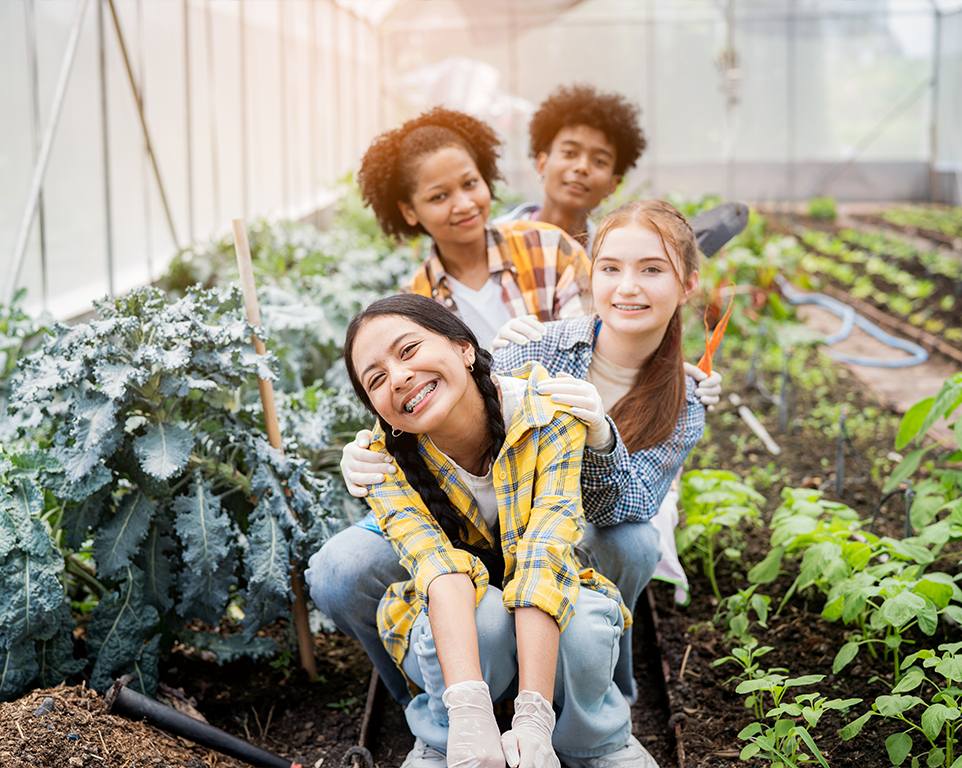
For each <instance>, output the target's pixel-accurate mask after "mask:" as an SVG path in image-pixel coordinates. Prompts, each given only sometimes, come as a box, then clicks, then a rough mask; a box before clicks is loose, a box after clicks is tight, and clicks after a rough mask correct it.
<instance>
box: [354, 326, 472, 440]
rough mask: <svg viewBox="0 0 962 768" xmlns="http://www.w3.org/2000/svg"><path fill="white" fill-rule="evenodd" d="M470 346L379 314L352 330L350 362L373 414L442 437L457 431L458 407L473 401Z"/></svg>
mask: <svg viewBox="0 0 962 768" xmlns="http://www.w3.org/2000/svg"><path fill="white" fill-rule="evenodd" d="M474 357H475V351H474V347H473V346H472V345H471V343H470V342H469V341H467V340H466V339H460V340H457V341H452V340H450V339H447V338H445V337H444V336H442V335H440V334H438V333H434V332H433V331H429V330H427V329H426V328H424V327H422V326H420V325H418V324H417V323H415V322H413V321H411V320H409V319H407V318H406V317H401V316H400V315H379V316H375V317H372V318H371V319H369V320H367V321H366V322H365V323H364V324H363V325H362V326H361V328H360V329H359V330H358V332H357V336H356V338H355V340H354V345H353V353H352V358H353V364H354V369H355V370H356V371H357V376H358V379H359V381H360V384H361V387H362V388H363V390H364V392H365V393H366V394H367V396H368V398H369V399H370V401H371V405H372V406H373V408H374V410H375V411H376V412H377V414H378V415H379V416H380V417H381V418H382V419H384V421H386V422H387V423H388V424H390V425H391V426H392V427H394V428H395V429H399V430H401V431H403V432H410V433H412V434H426V435H432V434H434V433H436V434H444V433H445V432H448V431H451V430H452V429H455V428H456V424H455V423H454V422H456V421H457V420H458V418H459V416H461V415H462V414H461V413H459V409H458V408H457V406H458V405H459V404H461V403H462V401H463V400H464V398H465V395H466V394H471V395H474V396H475V398H477V385H476V384H474V381H473V379H472V378H471V374H470V372H469V371H468V366H469V365H472V364H473V363H474Z"/></svg>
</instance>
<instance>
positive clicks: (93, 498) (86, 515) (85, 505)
mask: <svg viewBox="0 0 962 768" xmlns="http://www.w3.org/2000/svg"><path fill="white" fill-rule="evenodd" d="M109 510H110V488H100V489H98V490H96V491H94V492H93V493H91V494H90V495H89V496H87V497H86V498H85V499H83V500H82V501H80V502H79V503H78V504H76V505H75V506H73V507H70V508H69V509H68V511H67V513H66V514H65V515H64V519H63V522H62V525H61V530H62V531H63V534H64V539H63V541H64V544H66V546H67V547H68V548H69V549H72V550H74V551H75V552H76V551H78V550H80V548H81V547H83V545H84V543H85V542H86V541H87V539H89V538H90V532H91V530H93V529H94V528H95V527H96V526H97V523H98V521H99V520H100V519H101V517H102V516H103V515H104V513H106V512H108V511H109Z"/></svg>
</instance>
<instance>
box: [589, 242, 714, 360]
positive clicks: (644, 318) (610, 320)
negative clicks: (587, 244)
mask: <svg viewBox="0 0 962 768" xmlns="http://www.w3.org/2000/svg"><path fill="white" fill-rule="evenodd" d="M679 275H683V271H682V265H681V264H680V263H679V259H678V257H677V255H676V254H674V253H671V254H669V253H668V252H667V251H666V250H665V244H664V242H663V241H662V239H661V237H660V236H659V235H658V233H657V232H653V231H652V230H649V229H646V228H644V227H641V226H639V225H637V224H629V225H628V226H624V227H618V228H617V229H612V230H609V231H608V232H607V234H606V235H605V238H604V241H603V242H602V243H601V247H600V248H599V249H598V254H597V256H596V258H595V260H594V263H593V264H592V271H591V293H592V296H593V297H594V302H595V309H596V310H597V312H598V315H599V317H600V318H601V320H602V322H603V323H604V324H605V325H606V326H607V327H608V328H609V329H610V330H611V331H613V332H614V333H616V334H617V335H619V336H621V337H623V338H633V339H636V340H638V341H642V340H645V341H647V342H650V341H652V340H654V339H657V341H658V342H660V341H661V338H662V336H663V335H664V333H665V328H666V327H667V326H668V321H669V320H671V318H672V315H674V313H675V309H676V308H677V307H678V305H679V304H684V303H685V302H686V301H687V300H688V297H689V296H690V295H691V294H692V292H693V291H694V290H695V288H696V286H697V285H698V272H695V271H693V272H692V273H691V274H690V275H689V276H688V278H687V279H679Z"/></svg>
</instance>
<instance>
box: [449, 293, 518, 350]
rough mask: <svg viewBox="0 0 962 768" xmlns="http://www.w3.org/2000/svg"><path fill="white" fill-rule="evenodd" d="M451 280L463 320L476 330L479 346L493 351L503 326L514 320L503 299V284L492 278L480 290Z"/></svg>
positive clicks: (455, 299)
mask: <svg viewBox="0 0 962 768" xmlns="http://www.w3.org/2000/svg"><path fill="white" fill-rule="evenodd" d="M447 277H448V284H449V285H450V286H451V295H452V296H453V297H454V302H455V304H457V305H458V314H460V315H461V319H462V320H463V321H464V323H465V325H467V326H468V328H470V329H471V330H472V331H474V335H475V336H477V337H478V343H479V344H480V345H481V346H482V347H484V349H491V342H492V341H494V337H495V336H497V335H498V331H500V330H501V326H502V325H504V324H505V323H506V322H508V320H510V319H511V313H510V312H509V311H508V308H507V307H506V306H505V305H504V301H502V299H501V283H499V282H497V281H496V280H495V279H494V278H489V279H488V280H487V281H485V283H484V285H482V286H481V288H480V290H477V291H476V290H474V289H473V288H468V286H466V285H465V284H464V283H461V282H459V281H457V280H455V279H454V278H453V277H451V275H448V276H447Z"/></svg>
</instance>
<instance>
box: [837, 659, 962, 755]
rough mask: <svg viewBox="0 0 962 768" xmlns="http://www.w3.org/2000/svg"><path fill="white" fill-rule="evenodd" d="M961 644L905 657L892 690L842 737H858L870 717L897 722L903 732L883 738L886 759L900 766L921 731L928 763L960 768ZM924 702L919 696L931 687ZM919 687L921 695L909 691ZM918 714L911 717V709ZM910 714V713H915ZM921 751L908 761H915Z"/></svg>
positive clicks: (845, 730)
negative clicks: (903, 668)
mask: <svg viewBox="0 0 962 768" xmlns="http://www.w3.org/2000/svg"><path fill="white" fill-rule="evenodd" d="M960 649H962V643H949V644H943V645H940V646H939V647H938V651H941V653H938V652H937V651H932V650H929V649H925V650H921V651H918V652H917V653H913V654H912V655H911V656H907V657H906V659H905V673H904V675H903V676H902V679H901V680H900V681H899V682H898V683H897V684H896V685H895V687H894V688H893V689H892V693H891V695H885V696H878V697H877V698H876V699H875V702H874V703H873V704H872V709H871V710H870V711H869V712H866V713H865V714H864V715H862V716H861V717H859V718H858V719H857V720H855V721H853V722H852V723H850V724H849V725H847V726H846V727H845V728H843V729H842V733H841V736H842V738H843V739H851V738H853V737H854V736H856V735H857V734H858V733H859V731H861V730H862V727H863V726H864V725H865V723H867V722H868V721H869V720H870V719H871V718H872V717H884V718H888V719H894V720H898V721H900V722H902V723H904V724H905V725H907V726H908V729H907V730H904V731H901V732H899V733H894V734H892V735H891V736H889V737H888V738H887V739H886V740H885V748H886V750H887V751H888V756H889V760H891V761H892V763H893V765H902V763H904V762H905V760H906V759H907V758H908V757H909V756H910V755H911V754H912V751H913V749H914V747H915V744H914V743H913V740H912V736H913V735H919V734H921V735H922V736H923V737H924V738H925V740H926V741H927V742H928V744H929V749H928V750H927V752H926V753H924V754H925V759H926V765H928V766H944V768H960V766H962V756H958V755H957V746H958V728H959V724H960V722H959V721H960V718H962V708H960V697H962V687H960V685H962V656H960V655H959V650H960ZM933 690H934V693H931V696H930V698H929V699H928V700H926V699H925V698H923V697H924V696H926V695H928V694H929V693H930V692H931V691H933ZM911 691H918V693H919V694H920V695H911V694H910V692H911ZM919 708H921V715H917V714H916V716H912V715H910V714H909V713H911V712H912V710H915V713H918V712H919ZM915 713H913V714H915ZM920 757H921V755H917V756H916V757H914V758H913V760H912V765H913V766H914V765H918V763H919V758H920Z"/></svg>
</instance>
